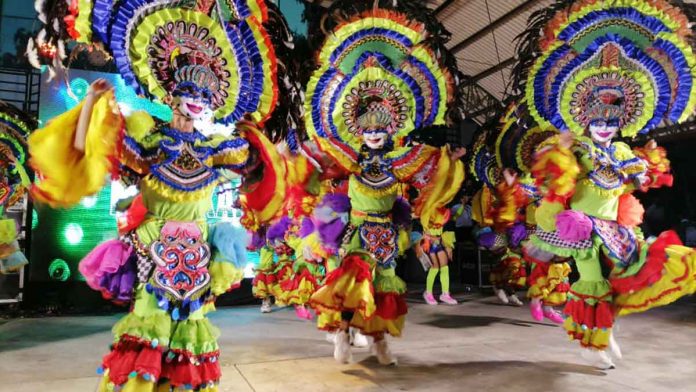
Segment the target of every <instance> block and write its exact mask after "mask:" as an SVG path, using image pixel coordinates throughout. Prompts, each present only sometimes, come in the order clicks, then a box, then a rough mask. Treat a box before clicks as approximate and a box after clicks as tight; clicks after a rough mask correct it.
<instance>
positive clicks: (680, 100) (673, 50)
mask: <svg viewBox="0 0 696 392" xmlns="http://www.w3.org/2000/svg"><path fill="white" fill-rule="evenodd" d="M653 47H655V48H656V49H660V50H662V51H663V52H664V53H665V54H667V56H668V57H669V58H670V60H671V62H672V64H673V65H674V71H675V72H676V74H677V91H676V94H675V95H674V99H673V100H672V106H671V108H670V110H669V120H670V121H671V122H677V121H678V120H679V117H681V115H682V114H683V113H684V110H685V109H686V105H687V104H688V103H689V98H690V97H691V89H692V88H693V84H694V80H693V77H692V76H691V68H689V63H688V61H687V60H686V57H685V56H684V53H683V52H682V51H681V50H680V49H679V48H677V47H676V46H675V45H674V44H673V43H671V42H670V41H666V40H663V39H657V40H656V41H655V43H654V44H653Z"/></svg>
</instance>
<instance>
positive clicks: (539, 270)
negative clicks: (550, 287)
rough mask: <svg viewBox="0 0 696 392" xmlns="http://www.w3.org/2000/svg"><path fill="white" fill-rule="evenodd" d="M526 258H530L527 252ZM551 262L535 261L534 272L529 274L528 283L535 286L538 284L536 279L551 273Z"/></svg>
mask: <svg viewBox="0 0 696 392" xmlns="http://www.w3.org/2000/svg"><path fill="white" fill-rule="evenodd" d="M525 259H527V260H529V258H528V257H527V255H526V254H525ZM549 264H550V263H544V262H535V263H534V268H532V273H530V274H529V279H528V283H529V285H530V286H534V285H535V284H536V281H537V280H539V279H540V278H546V275H548V274H549Z"/></svg>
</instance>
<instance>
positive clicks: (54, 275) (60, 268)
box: [48, 259, 70, 282]
mask: <svg viewBox="0 0 696 392" xmlns="http://www.w3.org/2000/svg"><path fill="white" fill-rule="evenodd" d="M48 276H50V277H51V279H53V280H59V281H61V282H65V281H66V280H68V279H70V266H69V265H68V263H67V262H66V261H65V260H63V259H54V260H53V261H52V262H51V264H50V265H49V266H48Z"/></svg>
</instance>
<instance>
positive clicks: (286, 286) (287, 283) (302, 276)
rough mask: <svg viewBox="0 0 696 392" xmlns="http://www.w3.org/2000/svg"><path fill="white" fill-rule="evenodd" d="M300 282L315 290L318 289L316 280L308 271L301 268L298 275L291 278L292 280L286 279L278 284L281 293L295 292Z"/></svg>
mask: <svg viewBox="0 0 696 392" xmlns="http://www.w3.org/2000/svg"><path fill="white" fill-rule="evenodd" d="M302 280H306V281H308V282H310V283H311V284H312V285H313V286H314V287H315V288H316V287H319V283H318V282H317V278H315V277H314V275H312V273H311V272H309V269H307V268H303V269H302V271H301V272H300V273H299V274H295V275H294V276H293V277H292V279H286V280H284V281H282V282H280V288H282V289H283V291H294V290H297V289H298V288H299V287H300V283H302Z"/></svg>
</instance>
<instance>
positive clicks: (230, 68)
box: [66, 0, 278, 122]
mask: <svg viewBox="0 0 696 392" xmlns="http://www.w3.org/2000/svg"><path fill="white" fill-rule="evenodd" d="M73 8H74V7H73ZM70 15H72V17H73V18H74V26H75V28H74V30H75V31H74V34H71V35H72V36H73V38H74V39H76V40H77V41H79V42H85V43H86V42H90V41H92V42H94V41H98V42H102V43H104V44H105V47H106V49H107V50H108V51H109V52H111V54H112V55H113V57H114V59H115V62H116V66H117V68H118V70H119V72H120V73H121V75H122V76H123V78H124V80H125V81H126V84H128V85H130V86H131V87H133V88H134V89H135V90H136V91H137V92H138V93H141V94H145V95H149V96H151V97H154V98H160V99H161V98H164V97H165V96H166V95H167V94H168V93H170V92H172V90H173V89H174V87H175V86H176V85H177V84H179V83H181V82H189V83H193V84H194V85H196V86H198V87H205V88H206V89H208V90H209V91H210V93H211V95H212V97H211V102H212V108H213V110H214V114H215V117H216V118H217V119H218V120H221V121H223V122H231V121H235V120H238V119H240V118H242V116H244V115H245V114H247V113H248V114H250V115H251V117H252V119H253V120H254V121H256V122H263V121H264V120H266V119H267V118H268V117H269V115H270V113H271V112H272V111H273V109H274V108H275V106H276V103H277V98H278V88H277V78H276V71H277V61H276V58H275V53H274V50H273V46H272V44H271V39H270V37H269V36H268V33H267V31H266V30H265V28H264V26H263V23H264V22H266V20H267V18H268V9H267V8H266V4H265V2H264V1H263V0H215V1H212V0H197V1H190V0H174V1H162V0H122V1H115V0H84V1H83V0H81V1H78V2H77V16H75V15H74V13H71V14H70ZM70 15H68V16H70ZM68 16H66V17H68Z"/></svg>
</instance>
